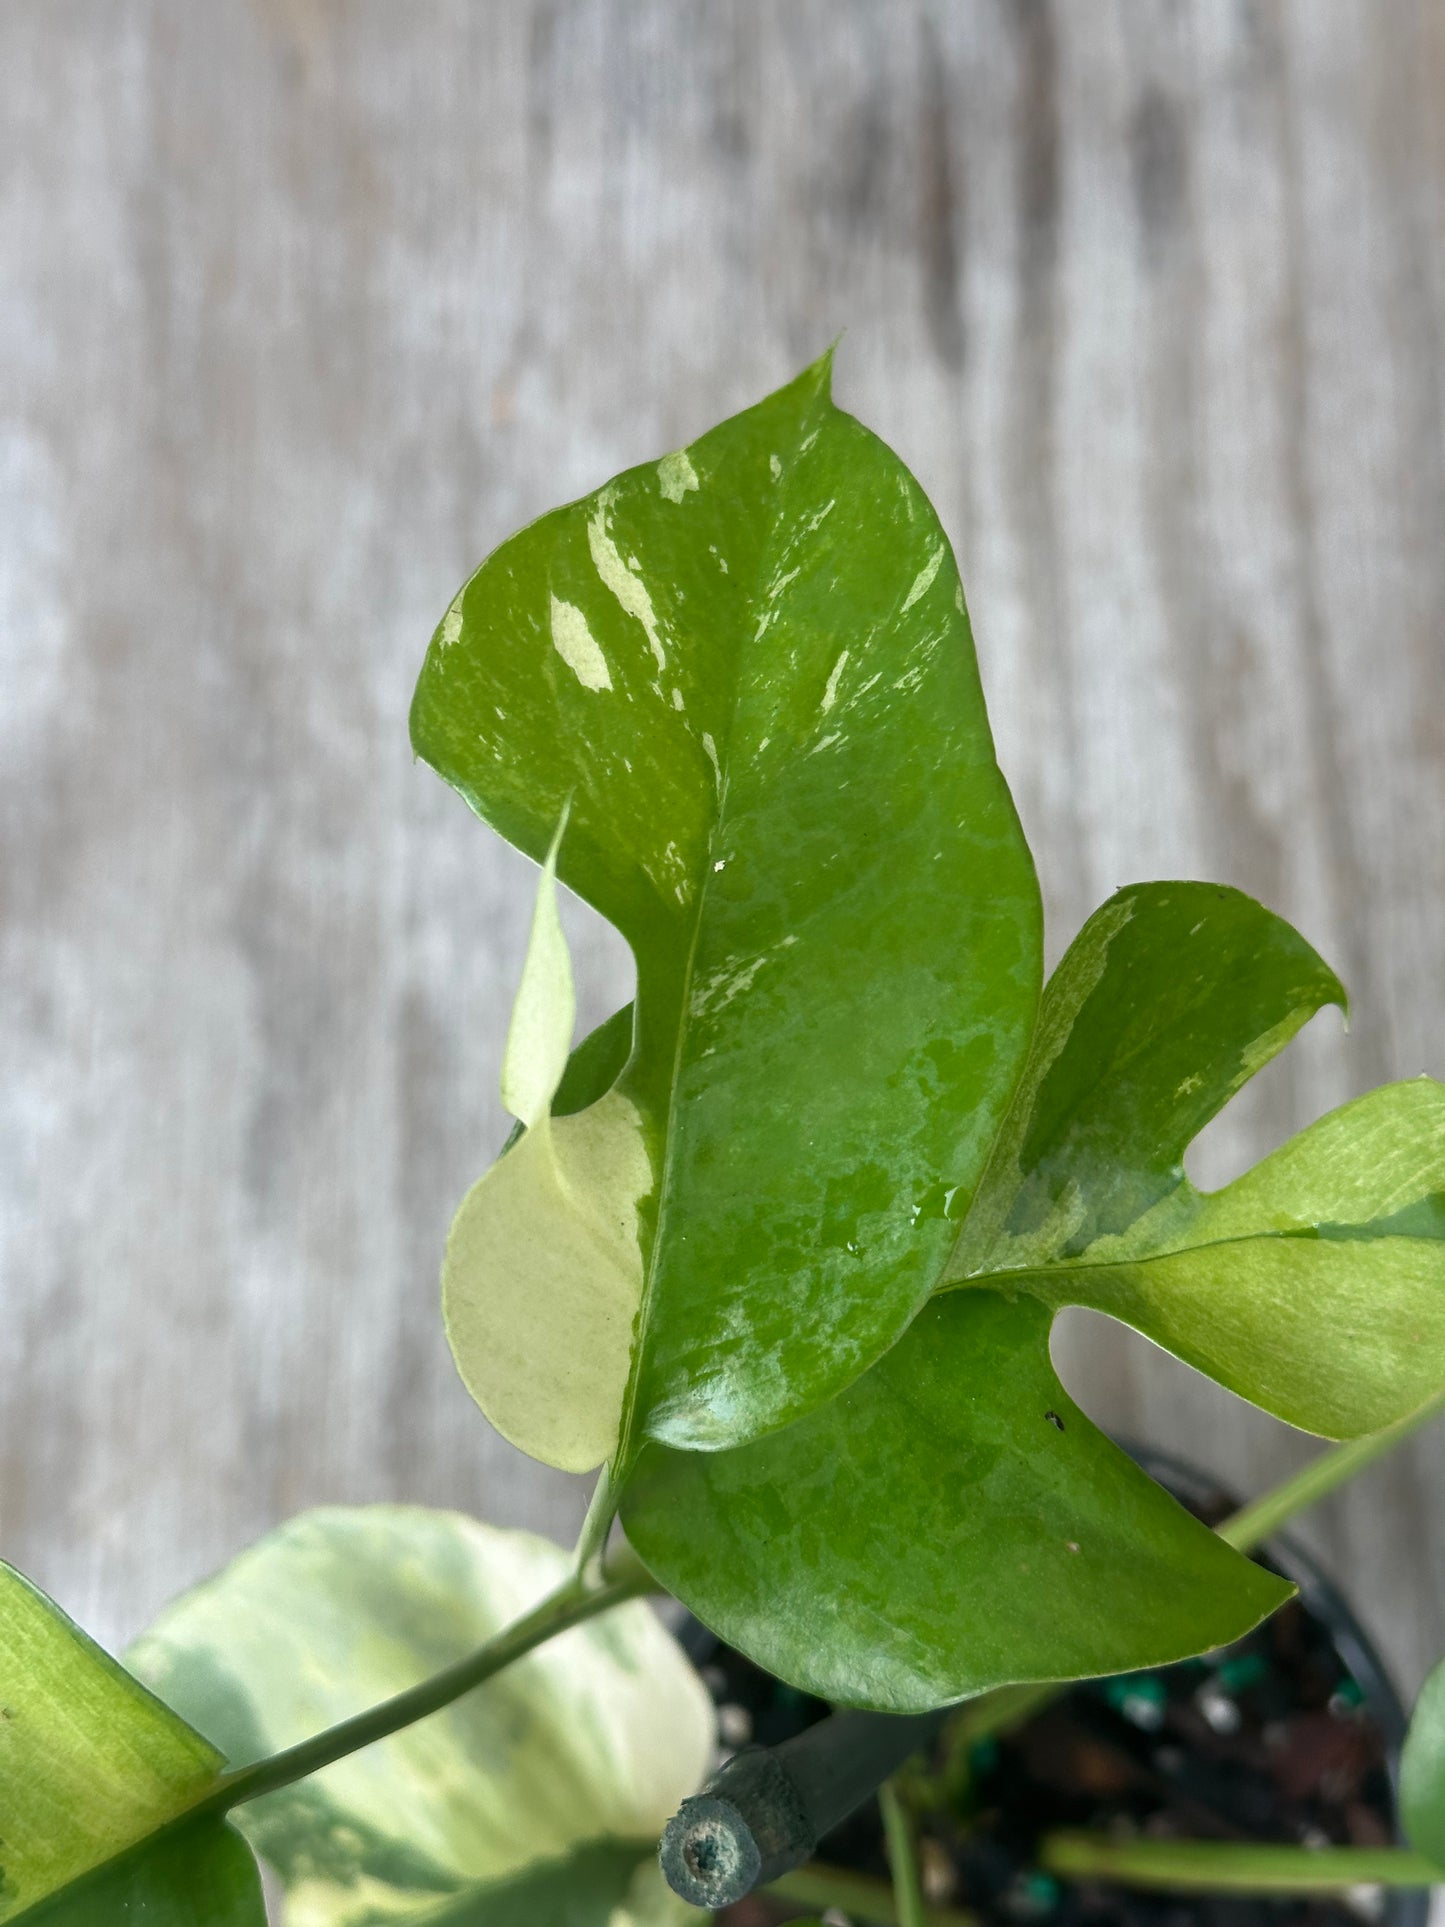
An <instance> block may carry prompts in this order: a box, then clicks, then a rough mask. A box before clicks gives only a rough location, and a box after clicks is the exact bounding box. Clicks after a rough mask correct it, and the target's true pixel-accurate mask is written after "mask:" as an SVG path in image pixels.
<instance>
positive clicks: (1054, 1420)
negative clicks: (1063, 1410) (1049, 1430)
mask: <svg viewBox="0 0 1445 1927" xmlns="http://www.w3.org/2000/svg"><path fill="white" fill-rule="evenodd" d="M1044 1417H1045V1418H1046V1419H1047V1420H1048V1422H1049V1424H1050V1425H1052V1426H1053V1428H1054V1430H1055V1431H1056V1432H1062V1431H1063V1429H1064V1421H1063V1420H1062V1419H1061V1418H1060V1417H1059V1415H1058V1413H1057V1412H1045V1413H1044Z"/></svg>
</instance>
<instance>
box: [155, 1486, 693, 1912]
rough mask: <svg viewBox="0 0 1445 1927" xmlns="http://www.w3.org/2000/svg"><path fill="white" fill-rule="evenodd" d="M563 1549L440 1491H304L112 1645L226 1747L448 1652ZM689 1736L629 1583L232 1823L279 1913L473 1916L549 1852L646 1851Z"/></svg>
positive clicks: (462, 1648) (393, 1688)
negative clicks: (364, 1494)
mask: <svg viewBox="0 0 1445 1927" xmlns="http://www.w3.org/2000/svg"><path fill="white" fill-rule="evenodd" d="M567 1568H568V1561H567V1558H566V1555H565V1554H563V1553H562V1552H561V1551H560V1550H559V1549H558V1548H557V1547H556V1546H553V1545H550V1544H549V1543H548V1542H547V1541H545V1540H542V1539H537V1538H534V1537H533V1536H532V1535H531V1534H529V1533H522V1532H503V1531H499V1530H497V1529H495V1528H493V1527H488V1526H483V1525H479V1524H477V1523H476V1522H474V1521H472V1520H469V1519H465V1518H462V1517H461V1516H460V1515H458V1514H455V1513H445V1512H430V1511H426V1510H424V1509H421V1508H418V1507H406V1506H368V1507H359V1508H355V1509H342V1508H337V1509H327V1510H322V1511H318V1512H311V1513H306V1514H303V1515H302V1516H301V1517H300V1518H298V1519H295V1520H293V1521H292V1522H291V1523H290V1524H289V1525H286V1526H283V1527H282V1528H281V1529H280V1530H279V1531H278V1532H276V1533H273V1534H272V1535H271V1536H270V1537H269V1538H267V1539H264V1540H262V1541H261V1543H260V1544H259V1545H257V1546H254V1547H252V1548H251V1550H250V1551H248V1552H246V1553H243V1554H242V1555H241V1557H240V1558H239V1559H237V1560H236V1561H235V1562H234V1564H232V1565H231V1566H229V1567H228V1568H227V1569H226V1570H225V1571H224V1572H223V1573H221V1574H220V1575H219V1576H218V1577H217V1578H215V1579H213V1580H211V1581H210V1582H209V1583H208V1584H206V1585H204V1586H201V1587H198V1588H197V1589H196V1590H195V1591H194V1592H192V1593H189V1594H187V1595H186V1596H185V1597H184V1598H183V1599H181V1600H179V1601H178V1602H177V1603H176V1604H175V1605H173V1606H171V1607H170V1608H169V1609H168V1610H167V1611H166V1613H164V1614H163V1615H162V1617H161V1618H160V1620H159V1621H158V1622H157V1623H156V1625H155V1626H154V1627H153V1628H152V1629H151V1631H150V1632H148V1633H147V1634H146V1635H145V1636H144V1637H143V1638H142V1639H141V1640H140V1641H139V1642H138V1644H137V1645H136V1646H135V1648H134V1649H133V1650H132V1652H131V1654H130V1661H131V1664H132V1665H134V1666H135V1668H136V1670H137V1671H138V1672H139V1673H140V1675H141V1676H142V1677H143V1678H145V1679H146V1680H148V1681H149V1682H150V1683H151V1684H152V1685H153V1686H154V1687H155V1688H156V1690H157V1691H159V1692H162V1693H164V1694H165V1696H166V1698H167V1699H168V1700H169V1701H170V1702H171V1703H172V1704H174V1705H176V1706H177V1707H179V1708H180V1709H181V1710H182V1711H183V1712H184V1713H185V1714H186V1715H187V1717H188V1718H190V1719H192V1720H193V1721H194V1722H195V1724H196V1725H197V1726H198V1727H199V1728H200V1730H201V1731H202V1732H205V1733H207V1734H209V1735H210V1736H211V1737H212V1738H213V1739H214V1740H215V1741H216V1742H217V1743H218V1744H220V1745H221V1746H223V1747H224V1748H225V1750H226V1752H227V1754H228V1756H229V1757H230V1758H231V1759H232V1761H233V1762H234V1763H235V1764H237V1765H244V1764H246V1763H248V1762H250V1761H252V1760H255V1759H259V1758H262V1757H264V1756H266V1755H268V1754H271V1753H274V1752H276V1751H277V1750H279V1749H280V1748H283V1747H287V1746H290V1745H293V1744H295V1743H296V1742H298V1741H300V1740H302V1739H305V1738H307V1737H308V1736H309V1735H311V1734H312V1733H315V1732H317V1731H319V1730H320V1729H322V1728H323V1727H328V1726H331V1725H333V1724H335V1723H336V1722H337V1721H339V1720H342V1719H345V1718H348V1717H349V1716H350V1715H352V1714H354V1713H357V1712H359V1711H361V1710H362V1709H363V1708H364V1707H366V1706H369V1705H371V1704H373V1703H375V1702H376V1701H379V1700H381V1699H384V1698H386V1697H389V1696H390V1695H392V1694H394V1693H397V1692H400V1691H402V1690H404V1689H405V1688H407V1687H409V1686H412V1685H414V1684H416V1683H417V1682H418V1681H420V1680H421V1679H423V1678H425V1677H427V1676H428V1675H430V1674H431V1673H433V1672H435V1671H437V1670H438V1669H439V1668H441V1667H444V1666H447V1665H449V1664H451V1663H452V1662H453V1661H455V1660H457V1659H459V1658H461V1657H462V1656H463V1655H464V1654H465V1653H468V1652H470V1651H472V1650H473V1649H474V1648H475V1647H477V1646H479V1645H480V1644H481V1643H482V1642H483V1641H484V1640H486V1639H488V1638H489V1637H491V1636H492V1635H493V1634H494V1633H496V1632H497V1631H499V1630H500V1629H501V1628H502V1627H504V1626H506V1625H508V1624H510V1623H511V1622H512V1621H514V1620H515V1619H517V1618H519V1617H520V1616H521V1615H522V1614H523V1613H524V1612H526V1611H527V1610H528V1609H529V1608H530V1607H532V1606H533V1605H535V1604H536V1603H537V1601H538V1600H539V1599H540V1598H541V1597H542V1596H543V1594H544V1593H546V1592H548V1591H549V1590H550V1589H551V1588H553V1587H554V1586H555V1585H556V1584H557V1583H558V1582H559V1581H560V1580H561V1579H562V1577H563V1576H564V1575H565V1573H566V1571H567ZM711 1747H712V1708H711V1704H710V1702H709V1700H708V1698H707V1695H706V1693H705V1692H704V1690H703V1688H702V1686H701V1684H700V1682H699V1681H698V1679H697V1677H696V1675H695V1674H694V1673H693V1671H692V1669H691V1668H690V1667H689V1666H688V1664H687V1662H686V1661H685V1660H684V1658H683V1656H682V1654H681V1652H680V1651H679V1649H678V1648H677V1646H676V1645H675V1644H674V1642H673V1641H672V1640H671V1638H670V1637H669V1636H668V1634H667V1633H666V1632H664V1630H663V1628H662V1627H661V1625H660V1624H659V1622H658V1621H657V1619H656V1617H655V1616H654V1614H653V1613H652V1612H651V1610H650V1609H649V1608H648V1607H647V1606H646V1605H645V1604H642V1603H634V1604H631V1605H626V1606H622V1607H618V1608H616V1609H614V1610H613V1611H611V1612H609V1613H608V1614H607V1615H605V1616H604V1617H602V1618H599V1619H597V1620H594V1621H591V1622H589V1623H588V1624H587V1625H585V1626H581V1627H578V1628H576V1629H574V1630H573V1631H571V1632H569V1633H566V1634H564V1635H562V1637H560V1638H559V1639H556V1640H554V1641H552V1642H550V1643H549V1644H548V1645H547V1646H546V1647H544V1648H542V1649H540V1650H539V1651H537V1652H535V1653H533V1654H531V1655H530V1656H529V1657H528V1658H526V1659H524V1660H522V1661H520V1662H518V1663H517V1664H516V1665H514V1666H512V1667H509V1668H508V1669H507V1670H506V1671H505V1672H504V1673H502V1674H500V1675H498V1676H497V1677H496V1678H495V1679H493V1680H491V1681H489V1682H488V1683H487V1684H486V1685H484V1686H482V1687H480V1688H478V1689H477V1690H476V1691H474V1692H472V1693H469V1694H466V1695H465V1696H464V1697H463V1698H461V1699H460V1700H458V1701H456V1702H455V1703H454V1704H453V1705H452V1706H450V1707H448V1708H447V1709H446V1710H445V1711H444V1712H442V1713H439V1714H436V1715H434V1716H433V1717H431V1718H430V1719H427V1720H424V1721H422V1722H420V1723H419V1724H417V1725H415V1726H412V1727H408V1728H406V1729H404V1730H403V1731H401V1732H399V1733H397V1734H395V1735H394V1736H393V1737H391V1738H389V1739H387V1740H384V1741H380V1742H378V1743H377V1744H375V1745H373V1746H370V1747H367V1748H366V1749H365V1750H364V1751H362V1752H360V1753H355V1754H352V1755H350V1756H349V1757H348V1758H346V1759H344V1760H340V1761H338V1762H337V1763H336V1764H335V1765H334V1766H330V1767H327V1768H326V1769H325V1770H324V1771H322V1772H321V1773H318V1774H315V1775H313V1776H312V1777H311V1778H310V1779H308V1780H305V1781H302V1782H300V1783H298V1784H297V1785H295V1786H292V1787H288V1788H285V1789H283V1790H282V1791H279V1792H276V1793H272V1794H268V1795H266V1796H265V1797H263V1798H261V1799H258V1800H256V1801H254V1802H252V1803H250V1804H248V1805H247V1806H245V1807H243V1808H240V1809H238V1811H237V1822H238V1824H239V1825H240V1826H241V1827H242V1828H243V1830H244V1831H245V1833H246V1836H247V1838H248V1839H249V1840H250V1841H251V1842H252V1844H253V1845H254V1846H255V1848H256V1849H257V1851H258V1852H260V1853H261V1854H262V1855H263V1856H264V1857H265V1858H266V1859H267V1860H269V1861H270V1862H271V1863H272V1865H273V1866H275V1867H276V1869H277V1871H278V1872H279V1873H280V1875H281V1877H282V1879H283V1880H284V1882H285V1883H286V1887H287V1892H288V1909H289V1911H288V1920H290V1921H291V1922H292V1923H293V1927H362V1924H363V1923H372V1922H376V1923H378V1927H379V1924H380V1923H382V1922H386V1923H392V1922H397V1921H418V1922H420V1921H427V1922H430V1921H431V1920H432V1918H433V1912H435V1913H436V1918H437V1919H438V1920H445V1921H448V1922H450V1921H452V1920H457V1921H463V1920H471V1919H473V1918H475V1919H476V1920H477V1921H479V1922H480V1921H485V1922H487V1923H488V1924H489V1927H491V1923H492V1921H493V1918H494V1916H493V1913H492V1912H491V1911H488V1909H489V1908H490V1907H491V1906H492V1903H493V1902H495V1903H496V1906H497V1908H498V1909H499V1910H501V1911H498V1912H497V1914H496V1916H495V1917H496V1918H497V1919H499V1920H500V1919H508V1918H509V1917H510V1916H509V1915H508V1914H507V1913H506V1912H505V1910H504V1909H503V1908H502V1902H503V1900H504V1899H506V1898H507V1896H508V1895H510V1896H511V1898H510V1899H507V1905H509V1906H510V1905H511V1904H512V1901H513V1900H516V1895H517V1893H525V1892H526V1891H527V1889H526V1888H525V1886H522V1887H519V1886H518V1885H517V1883H518V1882H520V1881H522V1879H523V1877H524V1876H526V1878H527V1879H529V1880H531V1879H535V1880H537V1881H541V1882H542V1883H543V1886H544V1890H546V1891H550V1890H551V1888H549V1887H547V1883H552V1887H556V1886H557V1884H558V1883H560V1884H561V1887H562V1888H567V1887H568V1876H567V1875H566V1874H565V1873H564V1872H563V1871H561V1870H560V1868H559V1863H568V1862H569V1860H570V1857H571V1856H573V1855H574V1854H576V1853H577V1851H578V1850H579V1849H582V1848H585V1847H593V1846H595V1847H598V1848H599V1850H600V1849H602V1848H607V1849H608V1851H609V1852H610V1851H611V1849H612V1848H618V1847H620V1848H625V1849H629V1850H631V1851H632V1853H633V1857H634V1859H637V1858H638V1857H639V1856H641V1855H643V1854H644V1853H646V1854H650V1853H652V1852H653V1851H654V1850H655V1847H656V1842H657V1837H658V1834H659V1833H660V1832H661V1829H662V1827H663V1825H664V1823H665V1822H666V1820H667V1819H668V1817H669V1816H670V1814H671V1813H672V1812H673V1811H674V1809H675V1808H676V1806H677V1804H678V1802H679V1801H680V1800H681V1799H683V1798H684V1797H685V1796H686V1795H687V1794H689V1793H691V1792H693V1791H694V1790H695V1788H696V1786H697V1785H698V1784H699V1782H700V1781H701V1779H702V1777H703V1775H704V1773H705V1771H706V1769H707V1767H708V1765H709V1762H710V1755H711ZM606 1857H607V1855H606V1854H604V1855H603V1858H604V1859H605V1858H606ZM624 1858H625V1855H624ZM615 1862H616V1856H615V1855H614V1856H613V1861H612V1862H610V1863H609V1864H614V1863H615ZM576 1864H578V1865H582V1866H584V1867H586V1866H590V1865H592V1864H593V1862H592V1861H589V1860H586V1859H584V1860H583V1861H581V1862H578V1863H576ZM574 1870H575V1869H574ZM498 1890H505V1891H504V1892H502V1891H498ZM569 1891H570V1889H569ZM639 1891H644V1890H641V1889H640V1890H639ZM484 1900H485V1901H486V1903H487V1904H486V1906H485V1907H484V1906H483V1901H484ZM517 1904H520V1902H518V1903H517ZM568 1904H569V1905H571V1904H572V1903H571V1902H570V1901H569V1902H568ZM581 1904H582V1902H581V1901H580V1900H579V1902H578V1905H579V1906H580V1905H581ZM614 1904H620V1903H614ZM473 1906H474V1907H475V1908H476V1909H478V1910H479V1911H476V1912H474V1913H469V1912H468V1911H467V1908H468V1907H473ZM449 1909H450V1910H451V1911H448V1910H449ZM457 1910H460V1911H457ZM537 1917H539V1916H534V1918H537ZM565 1917H566V1916H564V1918H565ZM578 1917H579V1919H581V1920H589V1919H590V1918H591V1916H590V1915H588V1914H587V1913H586V1912H585V1911H584V1912H582V1913H581V1914H580V1915H579V1916H578Z"/></svg>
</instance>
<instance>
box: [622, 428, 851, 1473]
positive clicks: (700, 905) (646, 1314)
mask: <svg viewBox="0 0 1445 1927" xmlns="http://www.w3.org/2000/svg"><path fill="white" fill-rule="evenodd" d="M821 401H822V410H823V420H822V422H820V424H819V430H820V435H819V436H818V437H815V439H814V443H813V446H816V445H817V441H818V439H820V438H821V430H822V428H823V427H825V426H827V425H828V422H829V419H830V417H831V416H832V415H834V414H837V413H839V412H840V411H839V410H838V409H837V408H836V407H835V405H834V403H833V400H832V397H831V396H830V395H827V394H824V395H823V396H822V397H821ZM806 452H807V453H808V454H811V453H812V448H811V447H810V448H809V449H808V450H807V451H806ZM793 479H794V477H793V475H792V473H791V471H789V473H788V480H789V482H790V483H791V482H792V481H793ZM782 521H783V515H782V511H781V508H778V509H775V510H774V513H773V514H772V516H771V518H770V527H769V529H768V534H767V538H766V540H765V541H764V543H763V544H762V545H761V547H760V551H759V557H758V562H757V567H756V575H755V580H754V582H753V583H752V584H751V585H750V587H749V590H748V593H747V597H746V603H745V606H746V611H747V614H746V619H745V623H744V640H743V646H742V649H741V650H740V651H739V654H738V673H737V674H736V675H735V676H734V677H733V681H732V688H731V691H730V693H729V699H728V720H727V728H726V731H725V732H723V741H722V742H721V744H719V746H718V768H717V779H716V780H717V785H718V807H717V813H716V816H715V817H714V819H713V824H712V828H711V830H710V831H709V833H708V847H707V854H706V856H705V857H704V859H703V871H702V881H701V883H700V884H699V886H698V892H697V907H696V910H695V912H694V915H693V920H692V928H691V931H690V933H689V936H688V943H687V955H686V960H685V962H684V964H683V971H682V979H681V993H680V996H679V998H678V1004H677V1012H678V1016H677V1038H676V1041H675V1043H674V1045H673V1056H672V1068H671V1071H670V1073H669V1076H668V1080H667V1084H666V1087H665V1095H666V1101H667V1114H666V1119H665V1122H664V1125H663V1131H662V1157H661V1160H660V1164H659V1169H658V1175H657V1221H656V1223H655V1225H654V1226H653V1233H652V1247H651V1250H650V1251H649V1252H648V1256H647V1267H646V1270H645V1272H644V1274H643V1282H642V1296H641V1298H640V1299H639V1300H638V1306H637V1326H636V1335H635V1337H634V1339H633V1345H632V1359H631V1364H630V1367H629V1370H628V1377H627V1390H626V1393H625V1394H624V1397H623V1405H622V1422H621V1425H620V1427H619V1429H618V1435H617V1448H616V1451H615V1452H614V1454H613V1458H612V1464H611V1471H612V1477H613V1480H614V1482H615V1484H616V1485H617V1487H618V1488H619V1489H620V1488H621V1486H622V1485H623V1483H624V1482H625V1480H626V1478H627V1475H628V1472H629V1471H630V1469H631V1466H632V1464H633V1463H634V1461H635V1460H636V1457H637V1453H638V1451H639V1450H640V1444H639V1442H638V1441H637V1439H636V1437H635V1434H636V1431H637V1423H636V1420H637V1396H638V1390H639V1386H640V1384H641V1374H642V1364H643V1357H644V1353H645V1350H646V1338H647V1332H648V1328H649V1325H650V1322H651V1311H652V1302H653V1298H654V1295H655V1289H656V1279H657V1269H658V1261H659V1254H660V1252H661V1251H662V1249H663V1242H664V1232H665V1229H666V1225H667V1221H668V1195H669V1194H668V1180H669V1177H670V1175H671V1171H672V1159H673V1149H674V1144H675V1140H676V1132H675V1129H674V1120H675V1118H676V1116H677V1104H676V1102H675V1098H676V1092H677V1087H678V1083H679V1081H680V1078H681V1071H682V1060H683V1052H684V1049H685V1046H686V1042H687V1037H688V1032H689V1028H690V1023H691V1010H692V986H693V977H694V974H695V971H696V968H697V952H698V946H699V943H700V942H701V938H702V927H703V917H704V913H705V911H706V907H707V902H708V892H709V890H710V889H711V887H712V884H713V880H714V878H715V877H716V875H717V872H716V871H715V869H714V868H713V862H714V858H713V851H714V850H715V849H716V848H717V847H718V845H719V842H720V841H721V833H722V828H723V824H724V822H725V821H726V815H727V804H728V796H729V792H730V790H731V787H732V745H733V734H734V730H735V728H736V724H737V714H738V704H739V700H740V696H741V692H742V688H743V680H744V674H745V668H746V666H747V665H750V663H751V657H752V653H753V650H754V649H755V648H756V646H757V644H758V642H759V641H761V640H762V638H761V637H760V636H759V635H758V633H757V624H758V618H759V616H760V615H761V613H762V610H761V607H760V604H761V602H762V599H763V592H762V586H761V585H762V583H763V582H764V581H765V580H766V579H767V578H768V576H769V573H770V570H771V567H772V563H773V558H774V556H775V554H776V542H777V535H778V531H779V528H780V526H781V524H782ZM772 626H773V625H771V624H770V625H769V632H771V628H772ZM639 988H640V987H639ZM623 1075H624V1076H626V1072H625V1071H624V1073H623Z"/></svg>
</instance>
